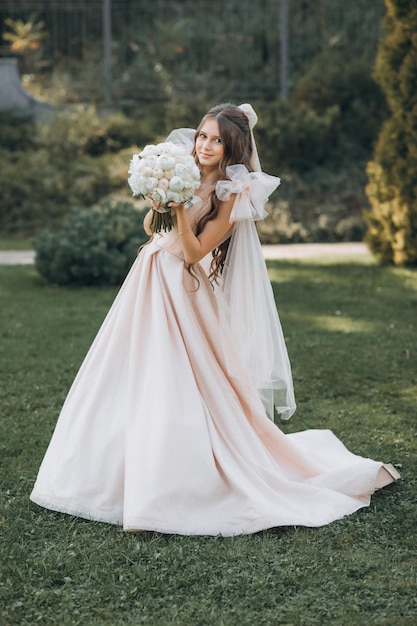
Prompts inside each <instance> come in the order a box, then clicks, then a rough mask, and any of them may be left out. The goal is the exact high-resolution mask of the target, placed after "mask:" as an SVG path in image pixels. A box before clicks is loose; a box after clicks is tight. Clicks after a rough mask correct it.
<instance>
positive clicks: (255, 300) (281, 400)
mask: <svg viewBox="0 0 417 626" xmlns="http://www.w3.org/2000/svg"><path fill="white" fill-rule="evenodd" d="M226 173H227V175H228V177H229V180H224V181H219V182H218V183H217V186H216V193H217V196H218V198H219V199H220V200H227V199H229V198H230V196H231V194H236V199H235V202H234V205H233V208H232V212H231V216H230V221H231V222H232V223H234V227H233V230H232V236H231V240H230V244H229V248H228V251H227V255H226V259H225V264H224V268H223V274H222V277H221V282H220V285H219V287H218V289H217V292H216V295H217V298H218V303H219V312H220V316H221V320H222V326H223V328H225V329H226V328H227V332H229V333H231V335H232V336H234V338H235V344H236V346H237V349H238V350H239V351H240V354H241V357H242V361H243V362H244V364H245V365H246V368H247V370H248V372H249V373H250V376H251V378H252V381H253V383H254V385H255V387H256V389H257V390H258V394H259V396H260V398H261V400H262V401H263V404H264V406H265V410H266V413H267V415H268V416H269V417H270V418H271V419H273V418H274V414H275V413H276V412H277V413H278V414H279V415H280V417H281V418H282V419H288V418H289V417H290V416H291V415H292V414H293V413H294V411H295V400H294V389H293V381H292V374H291V366H290V362H289V358H288V354H287V349H286V345H285V340H284V336H283V332H282V328H281V323H280V320H279V316H278V312H277V309H276V305H275V300H274V294H273V291H272V286H271V283H270V280H269V276H268V271H267V267H266V264H265V260H264V257H263V253H262V248H261V244H260V241H259V237H258V233H257V230H256V226H255V223H254V221H256V220H261V219H263V218H264V217H265V216H266V212H265V209H264V206H265V203H266V201H267V199H268V197H269V195H270V194H271V193H272V192H273V191H274V189H276V188H277V187H278V185H279V184H280V179H279V178H276V177H274V176H269V175H268V174H264V173H263V172H249V171H248V170H247V169H246V167H245V166H244V165H232V166H230V167H228V168H227V170H226ZM227 360H228V359H227V354H226V362H227ZM227 367H228V372H229V375H230V376H232V377H233V376H238V372H237V371H235V368H234V364H233V363H232V362H230V363H227Z"/></svg>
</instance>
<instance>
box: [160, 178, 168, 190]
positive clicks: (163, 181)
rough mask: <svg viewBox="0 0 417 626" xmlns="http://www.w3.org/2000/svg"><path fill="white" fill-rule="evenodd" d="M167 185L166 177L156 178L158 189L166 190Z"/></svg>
mask: <svg viewBox="0 0 417 626" xmlns="http://www.w3.org/2000/svg"><path fill="white" fill-rule="evenodd" d="M168 187H169V180H168V178H160V179H159V180H158V189H162V190H163V191H167V189H168Z"/></svg>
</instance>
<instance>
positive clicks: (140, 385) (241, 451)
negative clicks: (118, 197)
mask: <svg viewBox="0 0 417 626" xmlns="http://www.w3.org/2000/svg"><path fill="white" fill-rule="evenodd" d="M256 121H257V117H256V114H255V112H254V111H253V109H252V107H251V106H250V105H241V106H240V107H237V106H234V105H230V104H227V105H219V106H217V107H214V108H213V109H211V110H210V111H209V112H208V113H207V115H206V116H205V117H204V118H203V120H202V122H201V123H200V125H199V127H198V129H197V131H196V132H195V133H194V132H193V133H192V138H193V141H191V142H190V143H189V146H190V147H189V149H190V152H192V153H193V154H194V155H195V160H196V163H197V165H198V167H199V168H200V171H201V186H200V188H199V189H198V190H197V192H196V196H195V198H194V204H193V207H192V208H187V207H186V206H185V205H182V204H172V206H171V209H172V212H173V214H174V228H173V229H172V230H171V231H170V232H162V233H154V234H153V235H152V238H151V241H150V243H149V244H147V245H146V246H144V247H143V249H142V250H141V252H140V254H139V255H138V258H137V259H136V261H135V263H134V264H133V266H132V269H131V270H130V272H129V275H128V276H127V278H126V280H125V282H124V284H123V286H122V288H121V289H120V292H119V294H118V296H117V297H116V299H115V301H114V303H113V305H112V307H111V309H110V311H109V313H108V315H107V317H106V319H105V321H104V323H103V325H102V327H101V329H100V331H99V333H98V335H97V337H96V339H95V340H94V342H93V344H92V346H91V348H90V350H89V352H88V354H87V356H86V358H85V360H84V363H83V364H82V366H81V368H80V370H79V372H78V375H77V377H76V379H75V381H74V383H73V385H72V388H71V390H70V392H69V394H68V396H67V399H66V401H65V404H64V406H63V409H62V412H61V414H60V417H59V420H58V422H57V425H56V428H55V432H54V434H53V437H52V440H51V442H50V445H49V448H48V450H47V452H46V455H45V458H44V460H43V463H42V465H41V468H40V471H39V475H38V478H37V481H36V484H35V486H34V489H33V492H32V494H31V499H32V500H33V501H34V502H36V503H38V504H40V505H41V506H44V507H46V508H49V509H52V510H55V511H61V512H64V513H69V514H71V515H76V516H80V517H83V518H87V519H91V520H98V521H103V522H108V523H113V524H122V525H123V527H124V529H126V530H129V531H139V530H154V531H159V532H164V533H177V534H184V535H217V534H221V535H225V536H227V535H237V534H243V533H253V532H257V531H260V530H262V529H267V528H271V527H276V526H288V525H302V526H312V527H313V526H321V525H325V524H328V523H330V522H332V521H333V520H336V519H339V518H341V517H343V516H344V515H347V514H350V513H353V512H354V511H356V510H357V509H359V508H361V507H364V506H367V505H368V504H369V502H370V496H371V494H372V493H373V492H374V490H375V489H377V488H380V487H383V486H385V485H387V484H389V483H390V482H393V481H394V480H396V479H397V478H398V474H397V473H396V470H395V469H394V468H393V467H392V466H391V465H390V466H384V465H383V464H382V463H381V462H377V461H373V460H371V459H367V458H362V457H359V456H356V455H354V454H352V453H351V452H349V451H348V450H347V449H346V448H345V447H344V445H343V444H342V443H341V442H340V441H339V440H338V439H337V438H336V437H335V436H334V435H333V434H332V433H331V432H330V431H328V430H308V431H304V432H299V433H295V434H290V435H285V434H284V433H282V432H281V430H280V429H279V428H278V427H277V426H276V425H275V424H274V421H273V419H271V418H273V414H274V410H275V412H276V413H278V414H279V415H280V416H281V418H283V419H288V418H289V417H290V416H291V414H292V413H293V412H294V410H295V402H294V394H293V385H292V379H291V370H290V364H289V361H288V356H287V351H286V347H285V342H284V339H283V336H282V330H281V326H280V322H279V319H278V315H277V312H276V308H275V303H274V299H273V294H272V288H271V285H270V282H269V279H268V275H267V271H266V267H265V263H264V260H263V257H262V252H261V248H260V243H259V239H258V236H257V232H256V227H255V223H254V222H255V221H256V220H258V219H263V217H265V213H264V205H265V202H266V200H267V198H268V196H269V195H270V193H271V192H272V191H273V190H274V189H275V188H276V187H277V186H278V184H279V182H280V181H279V179H277V178H275V177H272V176H268V175H267V174H264V173H262V172H261V171H260V165H259V160H258V157H257V152H256V146H255V142H254V138H253V133H252V128H253V126H254V125H255V123H256ZM187 130H188V131H189V129H185V130H184V132H175V131H174V133H173V134H172V135H171V136H170V137H169V138H168V139H169V140H170V141H173V142H176V141H177V142H182V144H183V145H187V137H186V135H187V132H186V131H187ZM153 210H159V207H156V206H154V207H153ZM150 213H151V212H150ZM150 213H149V214H148V215H147V217H146V218H145V224H144V226H145V230H147V231H148V232H149V234H152V233H151V231H150V222H151V219H150V218H151V215H150ZM209 253H211V256H212V262H211V266H210V267H209V268H208V269H207V270H205V269H203V265H206V262H205V261H206V257H207V255H209ZM200 261H201V263H200ZM274 407H275V409H274Z"/></svg>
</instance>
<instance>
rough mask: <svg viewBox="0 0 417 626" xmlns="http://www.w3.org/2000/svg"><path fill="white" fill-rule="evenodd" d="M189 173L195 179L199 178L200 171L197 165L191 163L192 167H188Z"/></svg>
mask: <svg viewBox="0 0 417 626" xmlns="http://www.w3.org/2000/svg"><path fill="white" fill-rule="evenodd" d="M190 173H191V176H192V177H193V178H194V179H195V180H200V178H201V173H200V170H199V169H198V167H197V165H196V164H195V163H193V165H192V167H191V168H190Z"/></svg>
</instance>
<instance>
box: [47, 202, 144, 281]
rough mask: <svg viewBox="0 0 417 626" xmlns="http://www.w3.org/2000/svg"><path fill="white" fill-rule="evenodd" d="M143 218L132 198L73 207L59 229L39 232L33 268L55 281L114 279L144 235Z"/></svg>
mask: <svg viewBox="0 0 417 626" xmlns="http://www.w3.org/2000/svg"><path fill="white" fill-rule="evenodd" d="M143 217H144V213H143V212H141V211H138V210H137V209H135V208H134V207H133V205H132V203H131V202H118V203H115V204H111V203H109V202H107V203H103V204H101V205H97V206H93V207H91V208H90V209H84V210H81V209H73V210H72V211H71V212H70V214H69V216H68V217H67V219H66V220H65V222H64V224H63V226H62V228H61V230H60V231H59V232H57V233H53V232H51V231H50V230H44V231H43V232H42V233H41V234H40V236H39V238H38V240H37V241H36V244H35V250H36V268H37V269H38V271H39V273H40V274H41V275H42V276H43V277H44V278H46V280H48V281H49V282H52V283H55V284H58V285H69V284H77V285H104V284H109V285H113V284H119V283H121V282H122V280H123V278H124V277H125V276H126V274H127V272H128V270H129V268H130V266H131V264H132V262H133V261H134V259H135V255H136V253H137V249H138V247H139V246H140V245H141V244H143V243H145V242H146V241H147V239H148V237H147V235H146V233H145V232H144V230H143Z"/></svg>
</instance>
